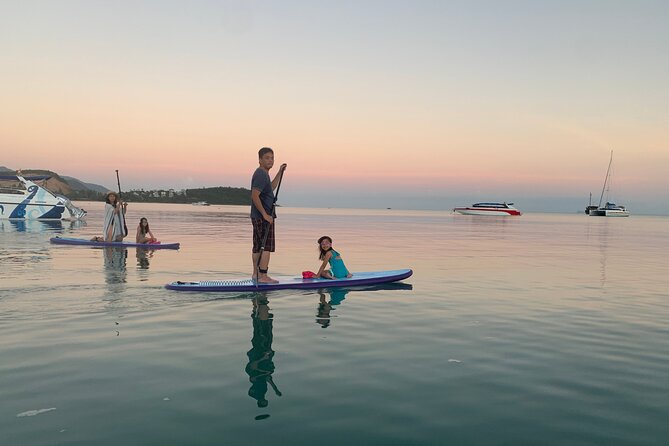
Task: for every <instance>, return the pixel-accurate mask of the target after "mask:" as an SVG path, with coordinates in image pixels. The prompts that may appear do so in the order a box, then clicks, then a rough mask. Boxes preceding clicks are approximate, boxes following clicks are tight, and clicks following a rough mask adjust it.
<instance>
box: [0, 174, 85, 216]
mask: <svg viewBox="0 0 669 446" xmlns="http://www.w3.org/2000/svg"><path fill="white" fill-rule="evenodd" d="M49 178H50V177H49V176H31V177H23V176H22V175H0V218H9V219H25V220H42V219H45V220H61V219H67V220H80V219H82V218H84V217H85V216H86V211H85V210H83V209H80V208H78V207H76V206H75V205H73V204H72V202H71V201H70V200H69V199H68V198H66V197H64V196H61V195H56V194H54V193H53V192H51V191H50V190H48V189H46V188H45V187H43V186H40V185H39V184H37V183H36V181H46V180H48V179H49ZM66 211H67V212H66Z"/></svg>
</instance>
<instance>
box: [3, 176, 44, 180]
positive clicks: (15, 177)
mask: <svg viewBox="0 0 669 446" xmlns="http://www.w3.org/2000/svg"><path fill="white" fill-rule="evenodd" d="M21 178H24V179H26V180H28V181H46V180H48V179H49V178H51V176H50V175H33V176H25V177H24V176H22V177H21ZM21 178H19V177H18V176H17V175H0V180H20V179H21Z"/></svg>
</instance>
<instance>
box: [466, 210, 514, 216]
mask: <svg viewBox="0 0 669 446" xmlns="http://www.w3.org/2000/svg"><path fill="white" fill-rule="evenodd" d="M454 212H456V213H458V214H462V215H497V216H502V217H506V216H510V215H519V214H512V213H510V212H505V211H500V210H489V211H486V210H480V209H454Z"/></svg>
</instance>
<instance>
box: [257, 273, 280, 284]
mask: <svg viewBox="0 0 669 446" xmlns="http://www.w3.org/2000/svg"><path fill="white" fill-rule="evenodd" d="M258 283H279V281H278V280H275V279H272V278H271V277H270V276H268V275H265V274H263V275H261V276H260V277H258Z"/></svg>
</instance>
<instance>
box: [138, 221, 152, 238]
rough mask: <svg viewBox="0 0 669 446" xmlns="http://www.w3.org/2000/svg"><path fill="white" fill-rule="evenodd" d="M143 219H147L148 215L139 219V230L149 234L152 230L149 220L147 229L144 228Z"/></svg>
mask: <svg viewBox="0 0 669 446" xmlns="http://www.w3.org/2000/svg"><path fill="white" fill-rule="evenodd" d="M142 220H146V217H142V218H140V219H139V230H140V231H141V232H142V234H148V233H149V231H150V229H149V220H146V229H144V226H142Z"/></svg>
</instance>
